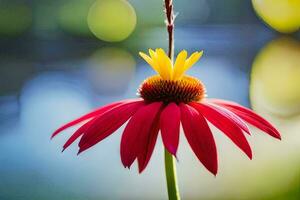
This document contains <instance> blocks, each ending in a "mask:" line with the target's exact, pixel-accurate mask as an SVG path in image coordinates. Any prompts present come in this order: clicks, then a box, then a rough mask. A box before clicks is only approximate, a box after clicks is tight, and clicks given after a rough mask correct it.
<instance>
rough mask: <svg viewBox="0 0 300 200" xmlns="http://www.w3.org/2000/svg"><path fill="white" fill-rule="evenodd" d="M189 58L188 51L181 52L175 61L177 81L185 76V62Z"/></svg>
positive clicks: (174, 74)
mask: <svg viewBox="0 0 300 200" xmlns="http://www.w3.org/2000/svg"><path fill="white" fill-rule="evenodd" d="M186 58H187V51H185V50H183V51H181V52H180V53H179V54H178V56H177V58H176V61H175V65H174V69H173V79H174V80H176V79H178V78H180V77H181V76H182V74H183V70H184V64H185V60H186Z"/></svg>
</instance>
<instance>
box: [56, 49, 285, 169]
mask: <svg viewBox="0 0 300 200" xmlns="http://www.w3.org/2000/svg"><path fill="white" fill-rule="evenodd" d="M149 54H150V56H147V55H146V54H144V53H140V55H141V56H142V57H143V58H144V59H145V60H146V61H147V62H148V63H149V65H150V66H151V67H152V68H153V69H154V70H155V71H156V72H157V73H158V74H159V75H155V76H152V77H149V78H148V79H146V80H145V81H144V82H143V83H142V84H141V86H140V88H139V90H138V91H139V95H140V97H141V98H139V99H131V100H124V101H120V102H116V103H112V104H109V105H106V106H103V107H100V108H99V109H97V110H95V111H93V112H91V113H88V114H86V115H84V116H82V117H80V118H78V119H76V120H74V121H71V122H69V123H68V124H66V125H64V126H62V127H61V128H59V129H58V130H57V131H55V132H54V133H53V136H55V135H57V134H58V133H60V132H61V131H63V130H64V129H66V128H68V127H70V126H73V125H76V124H78V123H80V122H83V121H86V122H85V124H84V125H82V126H81V127H80V128H79V129H78V130H77V131H76V132H75V133H74V134H73V135H72V136H71V137H70V138H69V140H68V141H67V142H66V143H65V145H64V147H63V149H64V150H65V149H66V148H67V147H68V146H70V145H71V144H72V143H73V142H74V141H75V140H76V139H77V138H79V137H81V139H80V141H79V153H81V152H83V151H85V150H87V149H89V148H90V147H92V146H94V145H95V144H97V143H99V142H100V141H102V140H103V139H105V138H106V137H108V136H109V135H111V134H112V133H114V132H115V131H116V130H117V129H119V128H120V127H121V126H122V125H123V124H124V123H126V122H127V121H128V123H127V125H126V127H125V129H124V131H123V134H122V139H121V150H120V154H121V160H122V163H123V165H124V166H125V167H128V168H130V166H131V165H132V164H133V162H134V161H135V160H137V162H138V166H139V171H140V172H142V171H143V170H144V169H145V168H146V166H147V164H148V162H149V160H150V158H151V155H152V152H153V150H154V147H155V143H156V139H157V136H158V134H159V131H160V134H161V136H162V140H163V144H164V146H165V148H166V149H167V150H168V151H169V153H171V154H173V155H174V156H176V153H177V149H178V144H179V138H180V124H181V125H182V127H183V130H184V134H185V137H186V138H187V140H188V142H189V144H190V146H191V148H192V150H193V151H194V153H195V155H196V156H197V158H198V159H199V161H200V162H201V163H202V164H203V165H204V166H205V167H206V168H207V169H208V170H209V171H210V172H211V173H213V174H217V171H218V158H217V147H216V144H215V140H214V137H213V134H212V132H211V130H210V128H209V126H208V121H209V122H210V123H212V125H214V126H215V127H217V128H218V129H220V130H221V131H222V132H223V133H224V134H225V135H226V136H227V137H228V138H229V139H230V140H231V141H232V142H233V143H234V144H235V145H236V146H237V147H238V148H240V149H241V150H242V151H243V152H244V153H245V154H246V155H247V156H248V157H249V158H250V159H251V158H252V151H251V148H250V145H249V143H248V141H247V139H246V137H245V133H246V134H249V135H250V130H249V128H248V125H247V123H249V124H251V125H253V126H255V127H257V128H259V129H261V130H262V131H264V132H266V133H267V134H269V135H271V136H273V137H275V138H278V139H280V134H279V132H278V131H277V130H276V129H275V128H274V127H273V126H272V125H271V124H270V123H269V122H268V121H266V120H265V119H263V118H262V117H260V116H259V115H257V114H255V113H254V112H253V111H251V110H250V109H248V108H245V107H243V106H241V105H239V104H237V103H234V102H230V101H224V100H217V99H206V98H205V97H206V95H205V94H206V90H205V87H204V84H203V83H202V82H201V81H199V80H198V79H196V78H194V77H191V76H187V75H185V74H184V73H185V71H186V70H188V69H189V68H190V67H191V66H192V65H193V64H194V63H195V62H196V61H197V60H199V58H200V57H201V55H202V51H201V52H196V53H193V54H192V55H191V56H190V57H189V58H188V59H187V52H186V51H182V52H180V53H179V55H178V57H177V59H176V61H175V64H174V65H173V64H172V62H171V60H170V59H169V58H168V56H167V55H166V54H165V52H164V51H163V50H162V49H157V50H156V51H153V50H151V49H150V50H149Z"/></svg>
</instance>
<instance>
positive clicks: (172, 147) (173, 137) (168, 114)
mask: <svg viewBox="0 0 300 200" xmlns="http://www.w3.org/2000/svg"><path fill="white" fill-rule="evenodd" d="M160 129H161V136H162V140H163V143H164V146H165V147H166V149H167V150H168V151H169V152H170V153H171V154H173V155H174V156H176V152H177V148H178V143H179V129H180V109H179V107H178V106H177V105H176V104H175V103H170V104H169V105H168V106H167V107H166V108H164V110H163V111H162V113H161V115H160Z"/></svg>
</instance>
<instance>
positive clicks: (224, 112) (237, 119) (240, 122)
mask: <svg viewBox="0 0 300 200" xmlns="http://www.w3.org/2000/svg"><path fill="white" fill-rule="evenodd" d="M208 104H209V105H211V106H212V108H213V109H215V110H217V111H218V112H219V113H220V114H221V115H224V116H225V117H227V118H228V119H230V120H231V121H232V122H234V123H235V124H236V125H237V126H239V127H240V128H241V129H243V131H245V132H246V133H248V134H249V135H251V132H250V130H249V127H248V125H247V124H246V123H245V122H244V121H243V120H242V119H241V118H240V117H239V116H237V115H236V114H234V113H233V112H232V111H231V110H228V109H226V108H224V107H221V106H219V105H216V104H213V103H209V102H208Z"/></svg>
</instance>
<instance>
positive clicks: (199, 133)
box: [180, 104, 218, 175]
mask: <svg viewBox="0 0 300 200" xmlns="http://www.w3.org/2000/svg"><path fill="white" fill-rule="evenodd" d="M180 111H181V122H182V127H183V130H184V133H185V136H186V138H187V140H188V142H189V144H190V146H191V148H192V149H193V151H194V153H195V154H196V156H197V157H198V159H199V160H200V161H201V163H202V164H203V165H204V166H205V167H206V168H207V169H208V170H209V171H210V172H211V173H213V174H214V175H216V174H217V171H218V157H217V148H216V144H215V140H214V138H213V135H212V133H211V130H210V128H209V126H208V124H207V122H206V120H205V118H204V117H203V116H202V114H201V113H199V112H198V111H197V110H196V109H194V108H193V107H191V106H189V105H186V104H180Z"/></svg>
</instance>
